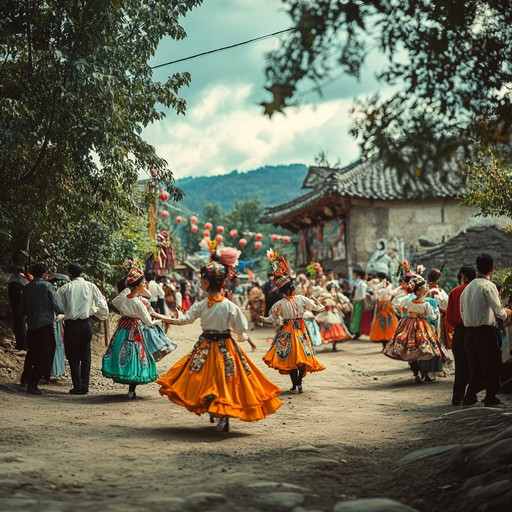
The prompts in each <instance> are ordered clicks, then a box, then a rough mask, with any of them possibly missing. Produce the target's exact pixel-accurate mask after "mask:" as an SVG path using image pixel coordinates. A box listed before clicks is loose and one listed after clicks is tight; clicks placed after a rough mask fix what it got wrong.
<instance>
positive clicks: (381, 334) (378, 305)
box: [370, 272, 398, 350]
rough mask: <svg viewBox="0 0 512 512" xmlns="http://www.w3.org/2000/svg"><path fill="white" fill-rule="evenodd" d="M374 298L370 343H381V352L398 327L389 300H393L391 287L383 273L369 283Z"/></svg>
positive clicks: (379, 273)
mask: <svg viewBox="0 0 512 512" xmlns="http://www.w3.org/2000/svg"><path fill="white" fill-rule="evenodd" d="M370 286H371V287H372V288H373V295H374V297H375V312H374V316H373V323H372V328H371V330H370V341H374V342H376V343H379V342H380V343H382V350H384V348H385V347H386V345H387V343H388V341H389V340H390V339H391V338H392V337H393V334H394V333H395V330H396V327H397V325H398V318H397V316H396V313H395V309H394V307H393V304H392V303H391V300H392V298H393V285H392V284H391V283H390V282H389V281H388V280H387V276H386V274H384V272H378V273H377V277H376V279H372V280H371V281H370Z"/></svg>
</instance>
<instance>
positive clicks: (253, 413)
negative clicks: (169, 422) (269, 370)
mask: <svg viewBox="0 0 512 512" xmlns="http://www.w3.org/2000/svg"><path fill="white" fill-rule="evenodd" d="M156 382H157V383H158V384H160V390H159V391H160V394H161V395H162V396H163V395H166V396H167V397H168V398H169V400H171V401H172V402H174V403H175V404H177V405H181V406H183V407H185V408H186V409H187V410H188V411H190V412H194V413H196V414H198V415H199V414H203V413H205V412H208V413H210V414H213V415H214V416H217V417H230V418H239V419H240V420H242V421H257V420H261V419H264V418H265V417H266V416H267V415H268V414H272V413H273V412H275V411H276V410H277V409H278V408H279V407H280V406H281V404H282V402H281V400H280V399H279V398H278V395H279V394H280V393H281V389H280V388H279V387H277V386H276V385H275V384H274V383H272V382H271V381H270V380H269V379H267V377H266V376H265V375H264V374H263V373H262V372H261V370H259V369H258V368H257V367H256V366H255V365H254V363H253V362H252V361H251V360H250V359H249V358H248V357H247V355H246V354H245V352H244V351H243V350H242V348H241V347H240V346H239V345H238V344H237V343H236V342H235V341H234V340H233V339H232V338H231V337H227V338H216V339H212V337H211V336H208V334H205V333H203V335H202V336H201V337H200V338H199V340H198V341H197V343H196V344H195V345H194V348H193V350H192V352H190V353H189V354H188V355H186V356H185V357H183V358H181V359H180V360H179V361H178V362H176V363H175V364H174V365H173V366H172V367H171V369H170V370H169V371H168V372H167V373H166V374H165V375H164V376H162V377H160V378H159V379H157V381H156Z"/></svg>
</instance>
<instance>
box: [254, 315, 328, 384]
mask: <svg viewBox="0 0 512 512" xmlns="http://www.w3.org/2000/svg"><path fill="white" fill-rule="evenodd" d="M263 361H264V362H265V364H267V366H269V367H270V368H274V369H275V370H279V373H283V374H288V373H290V370H295V369H296V368H297V367H298V366H300V365H304V366H305V367H306V373H310V372H319V371H321V370H325V366H324V365H323V364H322V363H321V362H320V361H319V360H318V359H317V358H316V355H315V348H314V347H313V344H312V343H311V338H310V336H309V333H308V330H307V328H306V324H305V323H304V320H303V319H302V318H297V319H295V320H285V322H284V324H283V325H281V326H280V327H279V328H278V329H277V332H276V336H275V338H274V341H273V342H272V345H271V346H270V349H269V350H268V352H267V353H266V354H265V355H264V356H263ZM304 375H305V374H304Z"/></svg>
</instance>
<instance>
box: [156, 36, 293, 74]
mask: <svg viewBox="0 0 512 512" xmlns="http://www.w3.org/2000/svg"><path fill="white" fill-rule="evenodd" d="M292 30H295V29H294V28H286V29H284V30H279V31H278V32H273V33H272V34H267V35H264V36H259V37H255V38H254V39H249V40H247V41H242V42H241V43H236V44H231V45H229V46H223V47H222V48H216V49H215V50H208V51H207V52H202V53H196V54H195V55H191V56H190V57H183V58H182V59H177V60H171V61H170V62H165V63H164V64H157V65H156V66H151V69H157V68H162V67H164V66H170V65H171V64H176V63H178V62H183V61H184V60H190V59H195V58H197V57H202V56H203V55H210V54H211V53H217V52H221V51H223V50H229V49H231V48H236V47H237V46H242V45H244V44H249V43H254V42H256V41H262V40H263V39H269V38H271V37H275V36H278V35H279V34H284V33H285V32H290V31H292Z"/></svg>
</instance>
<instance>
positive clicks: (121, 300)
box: [112, 288, 161, 327]
mask: <svg viewBox="0 0 512 512" xmlns="http://www.w3.org/2000/svg"><path fill="white" fill-rule="evenodd" d="M130 291H131V290H130V289H129V288H126V289H125V290H123V291H122V292H121V293H120V294H119V295H118V296H117V297H116V298H115V299H114V300H113V301H112V304H113V305H114V306H115V307H116V308H117V309H118V310H119V312H120V313H121V315H123V316H129V317H130V318H140V319H141V320H142V322H143V323H144V324H146V325H148V326H150V327H152V326H154V325H159V324H160V323H161V321H160V322H159V321H158V320H153V319H152V318H151V315H150V314H149V312H150V311H153V309H152V308H151V306H149V308H148V306H146V304H145V303H144V302H143V300H142V299H141V298H140V297H132V298H128V295H129V294H130ZM146 300H147V299H146Z"/></svg>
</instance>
